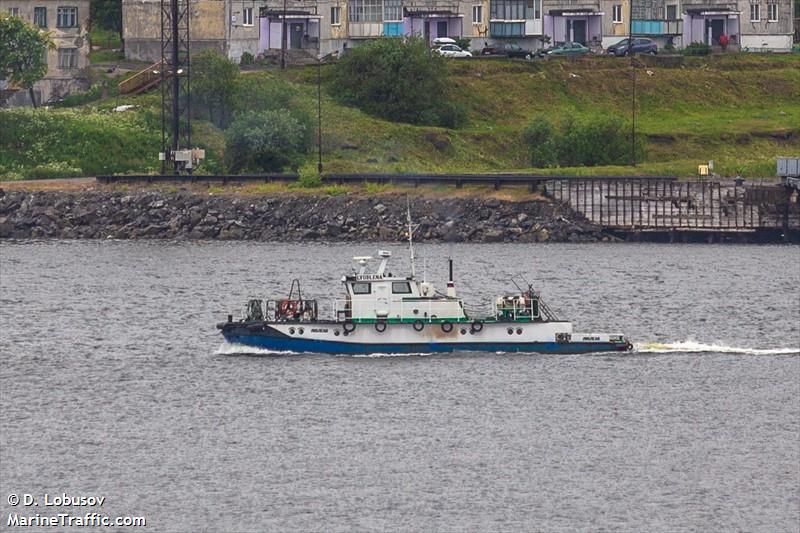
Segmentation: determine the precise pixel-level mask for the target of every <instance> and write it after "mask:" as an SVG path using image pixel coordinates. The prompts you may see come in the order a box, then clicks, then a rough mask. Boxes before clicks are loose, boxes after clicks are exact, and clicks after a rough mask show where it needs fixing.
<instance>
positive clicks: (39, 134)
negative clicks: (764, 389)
mask: <svg viewBox="0 0 800 533" xmlns="http://www.w3.org/2000/svg"><path fill="white" fill-rule="evenodd" d="M331 68H333V67H332V66H329V65H328V66H325V67H323V80H325V79H327V78H328V72H329V70H330V69H331ZM448 68H449V69H450V73H451V79H450V82H449V83H450V87H451V91H450V96H451V97H452V98H453V99H455V100H457V101H458V102H460V103H462V104H463V105H464V106H465V107H466V109H467V111H468V115H469V123H468V125H467V126H466V127H464V128H462V129H458V130H448V129H443V128H436V127H426V126H412V125H408V124H399V123H392V122H388V121H385V120H382V119H379V118H375V117H373V116H369V115H366V114H365V113H363V112H361V111H360V110H358V109H356V108H354V107H347V106H343V105H341V104H339V103H337V102H336V101H335V100H334V99H333V98H332V97H331V96H330V95H329V94H328V92H327V89H328V88H327V87H323V92H322V99H321V104H322V129H323V135H322V151H323V164H324V171H325V172H382V173H392V172H397V173H404V172H498V171H520V172H537V173H543V174H548V173H562V174H564V173H568V174H579V175H602V174H615V175H635V174H640V175H679V176H692V175H694V173H695V172H696V170H697V165H698V164H700V163H704V162H707V161H708V160H709V159H712V160H714V163H715V170H716V171H717V172H719V173H721V174H723V175H733V174H735V173H741V174H742V175H743V176H745V177H771V176H774V174H775V158H776V157H777V156H781V155H794V154H798V153H800V126H799V125H800V56H798V55H797V54H786V55H777V54H764V55H761V54H741V55H738V54H729V55H725V56H711V57H691V58H685V59H684V64H683V66H682V67H669V68H667V67H659V66H646V67H643V68H641V69H639V70H638V72H637V80H636V81H637V83H636V94H637V98H636V127H637V131H638V132H641V133H643V134H644V135H645V137H646V139H647V147H646V148H647V157H646V160H645V161H644V162H639V165H637V167H636V168H633V167H630V166H622V167H593V168H588V167H579V168H558V169H532V168H530V167H529V166H528V162H527V160H526V151H525V147H524V146H523V144H522V141H521V135H520V132H521V130H522V128H523V127H524V126H525V125H526V124H528V123H529V122H530V121H531V120H532V119H533V118H534V117H535V116H537V115H544V116H546V117H548V118H551V119H555V120H561V119H563V118H564V117H567V116H573V117H576V118H582V117H585V116H588V115H596V114H613V115H616V116H620V117H622V118H623V119H628V118H629V117H630V116H631V101H632V100H631V88H632V84H631V76H630V68H629V66H628V62H627V61H626V60H624V59H613V58H585V59H579V60H564V61H560V60H556V61H541V62H521V61H507V60H496V59H495V60H482V59H475V60H472V61H453V62H450V63H449V65H448ZM648 71H649V72H650V73H649V74H648ZM245 76H247V77H253V78H254V79H255V80H257V83H254V84H253V86H254V87H259V86H269V85H270V84H273V83H275V82H276V81H277V80H276V78H280V79H281V80H283V82H286V83H288V84H289V86H290V88H291V90H292V92H293V94H294V96H293V97H292V100H291V104H290V105H292V106H296V107H299V108H302V109H304V110H306V111H307V112H308V113H309V114H310V115H311V116H312V117H314V119H316V115H317V86H316V80H317V70H316V67H308V68H290V69H287V70H286V71H283V72H280V71H278V72H273V71H270V72H264V71H260V72H251V73H247V74H245ZM324 83H325V81H324ZM78 103H84V104H85V102H78ZM128 103H132V104H136V105H139V106H140V108H139V109H138V110H137V111H136V112H132V113H122V114H112V113H110V109H111V108H113V107H114V106H116V105H119V104H128ZM159 109H160V100H159V94H158V93H157V92H152V93H149V94H145V95H140V96H137V97H113V98H109V99H106V100H102V101H100V102H97V103H91V104H89V105H83V107H81V108H79V110H77V111H71V110H57V111H56V110H50V111H44V110H41V111H37V112H32V111H0V174H2V173H3V172H5V173H6V174H7V175H10V176H12V177H36V175H37V174H38V175H44V174H48V173H49V174H53V173H56V174H57V173H59V172H61V173H69V172H74V171H76V169H79V170H80V172H81V173H82V174H83V175H93V174H97V173H105V172H146V171H151V170H156V169H158V168H159V164H158V161H157V158H156V156H157V153H158V151H159V147H160V123H159V120H158V116H159ZM314 122H315V123H316V120H314ZM193 124H194V126H193V141H194V142H197V143H198V145H200V146H203V147H205V148H206V149H207V160H206V161H205V162H204V163H203V165H202V166H201V168H200V172H204V173H215V172H222V171H224V168H223V167H222V164H221V161H222V155H223V153H224V137H223V132H222V131H220V130H219V129H217V128H216V127H214V126H212V125H210V124H208V123H207V122H204V121H195V122H194V123H193ZM316 158H317V153H316V147H315V148H314V149H313V150H312V152H311V153H309V156H308V161H307V163H306V166H307V167H309V168H312V167H313V168H316ZM58 164H61V165H66V168H59V167H58V166H57V165H58ZM42 165H51V166H52V165H56V166H55V167H53V168H46V169H42V168H39V169H38V170H36V169H37V167H41V166H42ZM333 192H339V191H333ZM375 192H379V191H375Z"/></svg>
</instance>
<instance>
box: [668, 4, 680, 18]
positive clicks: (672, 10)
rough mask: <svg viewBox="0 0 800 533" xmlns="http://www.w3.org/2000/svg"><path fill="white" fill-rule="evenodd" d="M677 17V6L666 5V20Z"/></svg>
mask: <svg viewBox="0 0 800 533" xmlns="http://www.w3.org/2000/svg"><path fill="white" fill-rule="evenodd" d="M677 19H678V6H676V5H671V6H667V20H677Z"/></svg>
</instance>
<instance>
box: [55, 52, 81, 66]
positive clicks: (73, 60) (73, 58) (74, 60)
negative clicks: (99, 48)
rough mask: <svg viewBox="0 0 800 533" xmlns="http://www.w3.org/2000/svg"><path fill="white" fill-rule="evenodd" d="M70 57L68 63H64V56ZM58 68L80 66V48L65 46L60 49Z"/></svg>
mask: <svg viewBox="0 0 800 533" xmlns="http://www.w3.org/2000/svg"><path fill="white" fill-rule="evenodd" d="M66 57H69V61H67V63H68V64H67V65H64V63H65V61H64V58H66ZM58 68H63V69H67V68H78V49H77V48H71V47H64V48H59V49H58Z"/></svg>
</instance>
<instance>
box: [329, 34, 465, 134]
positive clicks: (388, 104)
mask: <svg viewBox="0 0 800 533" xmlns="http://www.w3.org/2000/svg"><path fill="white" fill-rule="evenodd" d="M330 91H331V95H332V96H333V97H334V98H336V99H338V100H340V101H342V102H344V103H346V104H350V105H354V106H356V107H358V108H360V109H361V110H363V111H364V112H366V113H369V114H371V115H376V116H379V117H382V118H385V119H387V120H392V121H396V122H408V123H411V124H426V125H433V126H445V127H451V128H452V127H458V126H460V125H462V124H463V123H464V122H465V120H466V112H465V111H464V110H463V108H459V107H458V106H455V105H452V104H451V102H450V100H449V95H450V91H448V90H447V65H446V63H445V59H444V58H443V57H441V56H440V55H438V54H433V53H431V52H430V50H429V49H428V43H427V42H426V41H424V40H423V39H420V38H418V37H408V38H406V39H397V38H382V39H377V40H375V41H372V42H369V43H366V44H363V45H361V46H358V47H356V48H353V49H351V50H348V52H347V53H346V54H345V55H344V56H343V57H342V59H341V60H340V61H339V62H338V63H336V64H335V65H334V66H333V73H332V77H331V84H330Z"/></svg>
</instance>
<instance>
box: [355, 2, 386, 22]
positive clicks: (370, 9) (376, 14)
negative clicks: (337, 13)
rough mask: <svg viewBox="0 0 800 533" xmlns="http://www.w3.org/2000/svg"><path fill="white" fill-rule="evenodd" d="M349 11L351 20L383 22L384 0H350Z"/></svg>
mask: <svg viewBox="0 0 800 533" xmlns="http://www.w3.org/2000/svg"><path fill="white" fill-rule="evenodd" d="M347 12H348V19H349V20H350V22H382V20H381V17H383V5H382V1H381V0H350V4H349V5H348V10H347Z"/></svg>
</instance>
